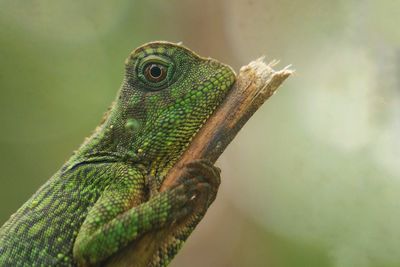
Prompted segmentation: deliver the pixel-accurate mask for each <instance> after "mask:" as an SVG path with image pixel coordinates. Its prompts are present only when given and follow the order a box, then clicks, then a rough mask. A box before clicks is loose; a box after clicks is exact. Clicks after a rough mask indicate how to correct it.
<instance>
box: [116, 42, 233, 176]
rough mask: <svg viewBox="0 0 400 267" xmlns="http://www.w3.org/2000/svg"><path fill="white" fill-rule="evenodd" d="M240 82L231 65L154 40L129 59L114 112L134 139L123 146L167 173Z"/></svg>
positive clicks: (130, 138) (127, 135)
mask: <svg viewBox="0 0 400 267" xmlns="http://www.w3.org/2000/svg"><path fill="white" fill-rule="evenodd" d="M234 81H235V73H234V72H233V70H232V69H231V68H230V67H229V66H227V65H224V64H222V63H220V62H218V61H216V60H214V59H210V58H203V57H200V56H198V55H197V54H195V53H194V52H192V51H191V50H189V49H187V48H185V47H183V46H181V45H179V44H173V43H168V42H152V43H148V44H145V45H143V46H141V47H139V48H137V49H135V50H134V51H133V52H132V53H131V54H130V55H129V57H128V58H127V59H126V62H125V79H124V82H123V85H122V88H121V91H120V93H119V96H118V98H117V101H116V104H115V108H114V109H115V111H114V112H113V113H114V114H118V120H116V121H114V122H118V121H119V122H123V124H124V125H123V126H124V127H123V129H122V128H121V131H124V134H123V136H125V137H126V138H124V139H125V140H129V144H124V145H122V146H124V147H127V148H129V151H130V153H134V155H135V156H136V157H138V158H139V159H140V161H141V162H148V163H149V164H151V169H152V170H154V173H155V174H160V173H162V172H165V171H166V170H168V168H170V167H171V166H172V165H173V164H174V163H175V162H176V161H177V160H178V158H179V156H180V155H181V154H182V152H183V151H184V149H185V148H186V147H187V146H188V144H189V143H190V141H191V139H192V137H193V136H194V135H195V134H196V133H197V131H198V130H199V129H200V128H201V126H202V125H203V124H204V122H205V121H206V120H207V118H208V117H209V116H210V115H211V114H212V113H213V111H214V110H215V109H216V107H217V106H218V105H219V104H221V102H222V101H223V100H224V98H225V96H226V95H227V93H228V91H229V89H230V88H231V87H232V85H233V83H234ZM111 117H113V116H112V115H111ZM114 117H116V116H114Z"/></svg>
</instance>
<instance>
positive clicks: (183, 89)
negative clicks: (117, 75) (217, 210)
mask: <svg viewBox="0 0 400 267" xmlns="http://www.w3.org/2000/svg"><path fill="white" fill-rule="evenodd" d="M234 83H235V73H234V71H233V70H232V68H231V67H229V66H228V65H226V64H223V63H220V62H219V61H217V60H215V59H211V58H204V57H201V56H199V55H198V54H196V53H195V52H193V51H191V50H190V49H189V48H186V47H184V46H183V45H181V44H175V43H170V42H165V41H157V42H150V43H146V44H144V45H142V46H140V47H138V48H136V49H134V50H133V51H132V52H131V53H130V55H129V56H128V58H127V59H126V60H125V75H124V79H123V82H122V85H121V87H120V89H119V91H118V93H117V97H116V99H115V100H114V102H113V104H112V105H111V107H110V108H109V110H108V111H107V112H106V114H105V115H104V118H103V120H102V121H101V123H100V125H99V126H98V127H97V128H96V129H95V130H94V132H93V133H92V134H91V135H90V137H88V138H86V139H85V141H84V142H83V144H82V145H81V146H80V147H79V149H78V150H76V151H75V152H74V153H73V154H72V156H71V157H70V158H69V159H68V160H67V161H66V162H65V163H64V165H63V166H62V167H61V168H60V169H59V170H58V171H57V172H56V173H55V174H54V175H53V176H52V177H51V178H50V179H49V180H48V181H47V182H45V184H44V185H42V186H41V187H40V188H39V189H38V191H37V192H36V193H34V194H33V196H32V197H31V198H30V199H29V200H28V201H27V202H25V203H24V204H23V205H22V207H20V208H19V209H18V210H17V211H16V213H14V214H13V215H11V217H10V218H9V219H8V221H6V222H5V224H4V225H3V226H2V227H1V228H0V266H98V265H106V264H111V263H113V262H114V263H115V262H117V263H118V261H115V259H116V258H117V257H120V256H118V255H121V253H131V254H132V255H134V254H136V255H138V256H137V259H136V260H135V262H134V263H133V266H154V267H156V266H166V265H168V264H169V263H170V261H171V260H172V259H173V257H174V256H175V255H176V253H177V252H178V251H179V249H180V248H181V247H182V245H183V243H184V242H185V240H186V239H187V238H188V236H189V235H190V234H191V232H192V231H193V230H194V228H195V227H196V225H197V224H198V223H199V221H200V220H201V219H202V217H203V216H204V214H205V212H206V210H207V209H208V207H209V206H210V205H211V203H212V202H213V201H214V199H215V198H216V194H217V191H218V187H219V184H220V169H219V168H217V167H215V166H214V165H213V164H212V163H211V162H209V161H208V160H206V159H194V160H193V161H192V162H189V163H187V164H186V165H185V166H183V168H184V175H182V177H179V179H177V182H176V183H175V184H174V185H173V186H171V187H170V188H168V189H167V190H164V191H161V190H160V186H161V185H162V183H163V179H164V178H165V177H166V174H167V173H168V171H169V170H170V169H171V168H172V167H173V166H174V164H175V163H176V162H177V161H178V160H179V158H180V156H181V155H182V153H183V152H184V151H185V149H186V148H187V147H188V146H189V145H190V142H191V140H192V138H193V137H194V136H195V134H196V133H197V132H198V131H199V129H200V128H201V127H202V125H203V124H204V123H205V122H206V121H207V119H208V118H209V116H210V115H211V114H212V113H213V112H214V110H215V109H216V108H217V107H218V106H219V105H220V104H221V103H222V101H223V100H224V99H225V98H226V95H227V94H228V92H229V90H230V88H231V87H232V85H233V84H234ZM94 94H95V93H94ZM149 233H153V234H154V235H153V236H156V237H157V239H156V242H152V245H149V241H148V240H149V239H145V238H144V236H145V235H146V234H149ZM154 243H155V244H154ZM120 258H121V257H120ZM124 264H125V265H127V263H126V262H124V261H123V260H122V261H121V260H120V261H119V263H118V264H117V265H124Z"/></svg>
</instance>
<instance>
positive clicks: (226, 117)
mask: <svg viewBox="0 0 400 267" xmlns="http://www.w3.org/2000/svg"><path fill="white" fill-rule="evenodd" d="M274 64H276V62H271V63H270V64H268V65H267V64H265V63H264V62H263V59H258V60H255V61H253V62H251V63H250V64H249V65H247V66H244V67H242V68H241V69H240V72H239V75H237V79H236V83H235V85H234V86H233V88H232V89H231V91H230V92H229V94H228V96H227V98H226V99H225V101H224V102H223V103H222V105H221V106H220V107H219V108H218V109H217V110H216V111H215V112H214V114H213V115H211V117H210V118H209V119H208V120H207V122H206V123H205V124H204V125H203V127H202V128H201V129H200V131H199V132H198V133H197V134H196V135H195V137H194V138H193V140H192V143H191V144H190V146H189V147H188V149H187V150H186V152H185V153H184V154H183V155H182V157H181V159H180V160H179V162H178V163H177V164H176V165H175V166H174V167H173V168H172V169H171V170H170V172H169V173H168V174H167V177H166V179H165V180H164V182H163V184H162V186H161V191H162V190H166V189H168V188H170V187H172V186H173V185H174V183H175V182H177V180H178V179H179V178H180V177H181V174H182V171H183V168H182V167H183V166H184V165H185V163H187V162H189V161H191V160H193V159H200V158H206V159H208V160H210V161H212V162H215V161H216V160H217V159H218V157H219V156H220V155H221V154H222V152H223V151H224V150H225V148H226V147H227V146H228V144H229V143H230V142H231V141H232V140H233V138H234V137H235V136H236V134H237V133H238V132H239V130H240V129H241V128H242V127H243V125H244V124H245V123H246V122H247V121H248V120H249V119H250V117H251V116H252V115H253V114H254V112H256V111H257V109H258V108H259V107H260V106H261V105H262V104H263V103H264V102H265V101H266V100H267V99H268V98H269V97H270V96H272V95H273V94H274V93H275V91H276V90H277V89H278V87H279V86H280V85H281V83H282V82H283V81H284V80H285V79H286V78H287V77H289V75H290V74H292V73H293V71H291V70H289V68H288V67H286V68H284V69H283V70H280V71H274V70H273V69H272V66H273V65H274ZM168 233H169V229H163V230H162V231H152V232H149V233H146V234H145V235H143V236H142V237H141V238H140V239H139V240H137V241H136V242H133V243H132V244H130V245H128V246H127V247H126V248H125V249H123V250H122V251H119V252H118V253H117V254H116V255H114V256H113V257H111V258H110V259H109V260H108V261H107V262H106V263H105V264H104V266H147V264H148V261H149V260H150V259H151V258H152V257H154V253H155V251H156V250H157V248H158V246H157V245H158V244H159V242H162V241H163V240H164V239H165V237H166V236H168Z"/></svg>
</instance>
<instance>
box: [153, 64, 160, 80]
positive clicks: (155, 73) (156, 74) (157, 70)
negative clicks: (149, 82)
mask: <svg viewBox="0 0 400 267" xmlns="http://www.w3.org/2000/svg"><path fill="white" fill-rule="evenodd" d="M150 74H151V76H152V77H153V78H158V77H160V76H161V74H162V71H161V68H160V67H158V66H156V65H152V66H151V67H150Z"/></svg>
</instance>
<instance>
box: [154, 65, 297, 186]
mask: <svg viewBox="0 0 400 267" xmlns="http://www.w3.org/2000/svg"><path fill="white" fill-rule="evenodd" d="M276 63H277V62H276V61H273V62H271V63H269V64H266V63H265V62H264V61H263V58H259V59H257V60H255V61H252V62H250V64H248V65H247V66H243V67H242V68H241V69H240V72H239V74H238V75H237V78H236V82H235V84H234V86H233V88H232V89H231V91H230V92H229V94H228V96H227V98H226V99H225V101H224V102H223V103H222V104H221V106H220V107H219V108H218V109H217V110H216V111H215V112H214V114H213V115H212V116H211V117H210V118H209V119H208V120H207V122H206V123H205V124H204V125H203V127H202V128H201V129H200V131H199V132H198V133H197V134H196V136H195V137H194V138H193V140H192V143H191V144H190V146H189V147H188V149H187V150H186V151H185V152H184V154H183V155H182V157H181V159H180V160H179V161H178V163H177V164H176V165H175V166H174V167H173V168H172V169H171V170H170V171H169V173H168V175H167V177H166V178H165V180H164V182H163V184H162V186H161V191H163V190H166V189H168V188H170V187H171V186H172V185H173V184H174V183H175V182H177V179H178V178H179V177H181V176H182V174H183V168H182V167H183V166H184V165H185V164H186V163H188V162H190V161H192V160H194V159H202V158H204V159H208V160H210V161H211V162H213V163H214V162H215V161H216V160H217V159H218V157H219V156H220V155H221V154H222V152H224V150H225V148H226V147H227V146H228V145H229V143H230V142H231V141H232V140H233V138H234V137H235V136H236V135H237V133H238V132H239V130H240V129H241V128H242V127H243V126H244V124H245V123H246V122H247V121H248V120H249V119H250V117H251V116H252V115H253V114H254V113H255V112H256V111H257V110H258V109H259V108H260V107H261V105H262V104H263V103H264V102H265V101H266V100H267V99H268V98H269V97H270V96H272V95H273V94H274V93H275V92H276V90H277V89H278V87H279V86H280V85H281V84H282V82H283V81H284V80H285V79H286V78H287V77H289V76H290V75H291V74H292V73H293V71H292V70H290V69H289V67H290V66H288V67H286V68H284V69H282V70H280V71H274V70H273V69H272V67H273V66H274V65H275V64H276Z"/></svg>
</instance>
